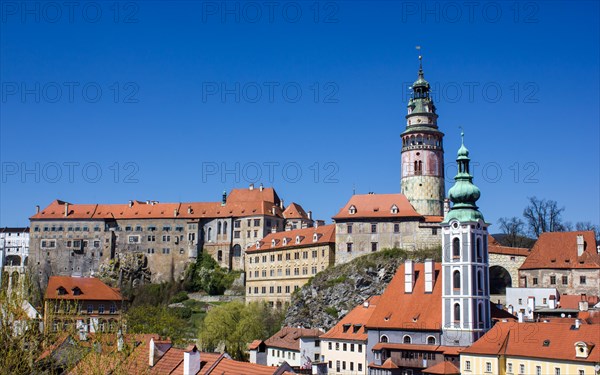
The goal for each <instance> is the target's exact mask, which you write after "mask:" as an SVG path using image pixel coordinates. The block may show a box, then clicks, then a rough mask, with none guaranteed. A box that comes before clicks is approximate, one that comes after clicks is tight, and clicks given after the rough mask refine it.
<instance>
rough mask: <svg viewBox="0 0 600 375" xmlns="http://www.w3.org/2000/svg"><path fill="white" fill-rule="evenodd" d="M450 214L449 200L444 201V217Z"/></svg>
mask: <svg viewBox="0 0 600 375" xmlns="http://www.w3.org/2000/svg"><path fill="white" fill-rule="evenodd" d="M448 212H450V199H448V198H446V199H444V216H446V215H447V214H448Z"/></svg>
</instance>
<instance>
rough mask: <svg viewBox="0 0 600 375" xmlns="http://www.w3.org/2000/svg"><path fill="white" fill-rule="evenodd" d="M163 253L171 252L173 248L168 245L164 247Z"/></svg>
mask: <svg viewBox="0 0 600 375" xmlns="http://www.w3.org/2000/svg"><path fill="white" fill-rule="evenodd" d="M162 253H163V254H169V253H171V249H169V248H168V247H164V248H163V249H162Z"/></svg>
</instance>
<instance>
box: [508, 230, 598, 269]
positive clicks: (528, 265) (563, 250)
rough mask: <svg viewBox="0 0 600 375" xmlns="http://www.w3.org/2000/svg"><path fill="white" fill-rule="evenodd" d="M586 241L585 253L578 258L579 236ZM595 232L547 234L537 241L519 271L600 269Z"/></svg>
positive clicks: (543, 234)
mask: <svg viewBox="0 0 600 375" xmlns="http://www.w3.org/2000/svg"><path fill="white" fill-rule="evenodd" d="M578 235H582V236H583V239H584V251H583V254H582V255H581V256H577V236H578ZM596 246H597V244H596V237H595V235H594V232H593V231H585V232H582V231H579V232H546V233H542V234H541V235H540V237H539V238H538V240H537V241H536V243H535V245H534V246H533V249H531V253H530V254H529V256H528V257H527V259H526V260H525V262H524V263H523V265H522V266H521V267H520V268H519V270H531V269H540V268H543V269H572V268H587V269H600V254H598V251H597V249H596Z"/></svg>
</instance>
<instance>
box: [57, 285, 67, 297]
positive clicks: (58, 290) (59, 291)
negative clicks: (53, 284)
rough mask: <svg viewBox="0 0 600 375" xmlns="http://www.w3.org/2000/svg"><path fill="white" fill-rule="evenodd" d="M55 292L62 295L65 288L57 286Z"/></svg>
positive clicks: (65, 291)
mask: <svg viewBox="0 0 600 375" xmlns="http://www.w3.org/2000/svg"><path fill="white" fill-rule="evenodd" d="M56 293H57V294H58V295H59V296H64V295H65V294H67V290H66V289H65V288H64V287H62V286H59V287H58V288H56Z"/></svg>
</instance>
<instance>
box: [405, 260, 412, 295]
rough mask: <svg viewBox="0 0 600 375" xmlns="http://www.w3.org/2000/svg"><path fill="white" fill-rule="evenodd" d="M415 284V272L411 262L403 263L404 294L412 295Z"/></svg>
mask: <svg viewBox="0 0 600 375" xmlns="http://www.w3.org/2000/svg"><path fill="white" fill-rule="evenodd" d="M414 284H415V270H414V264H413V261H412V260H410V259H407V260H405V261H404V293H412V291H413V286H414Z"/></svg>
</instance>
